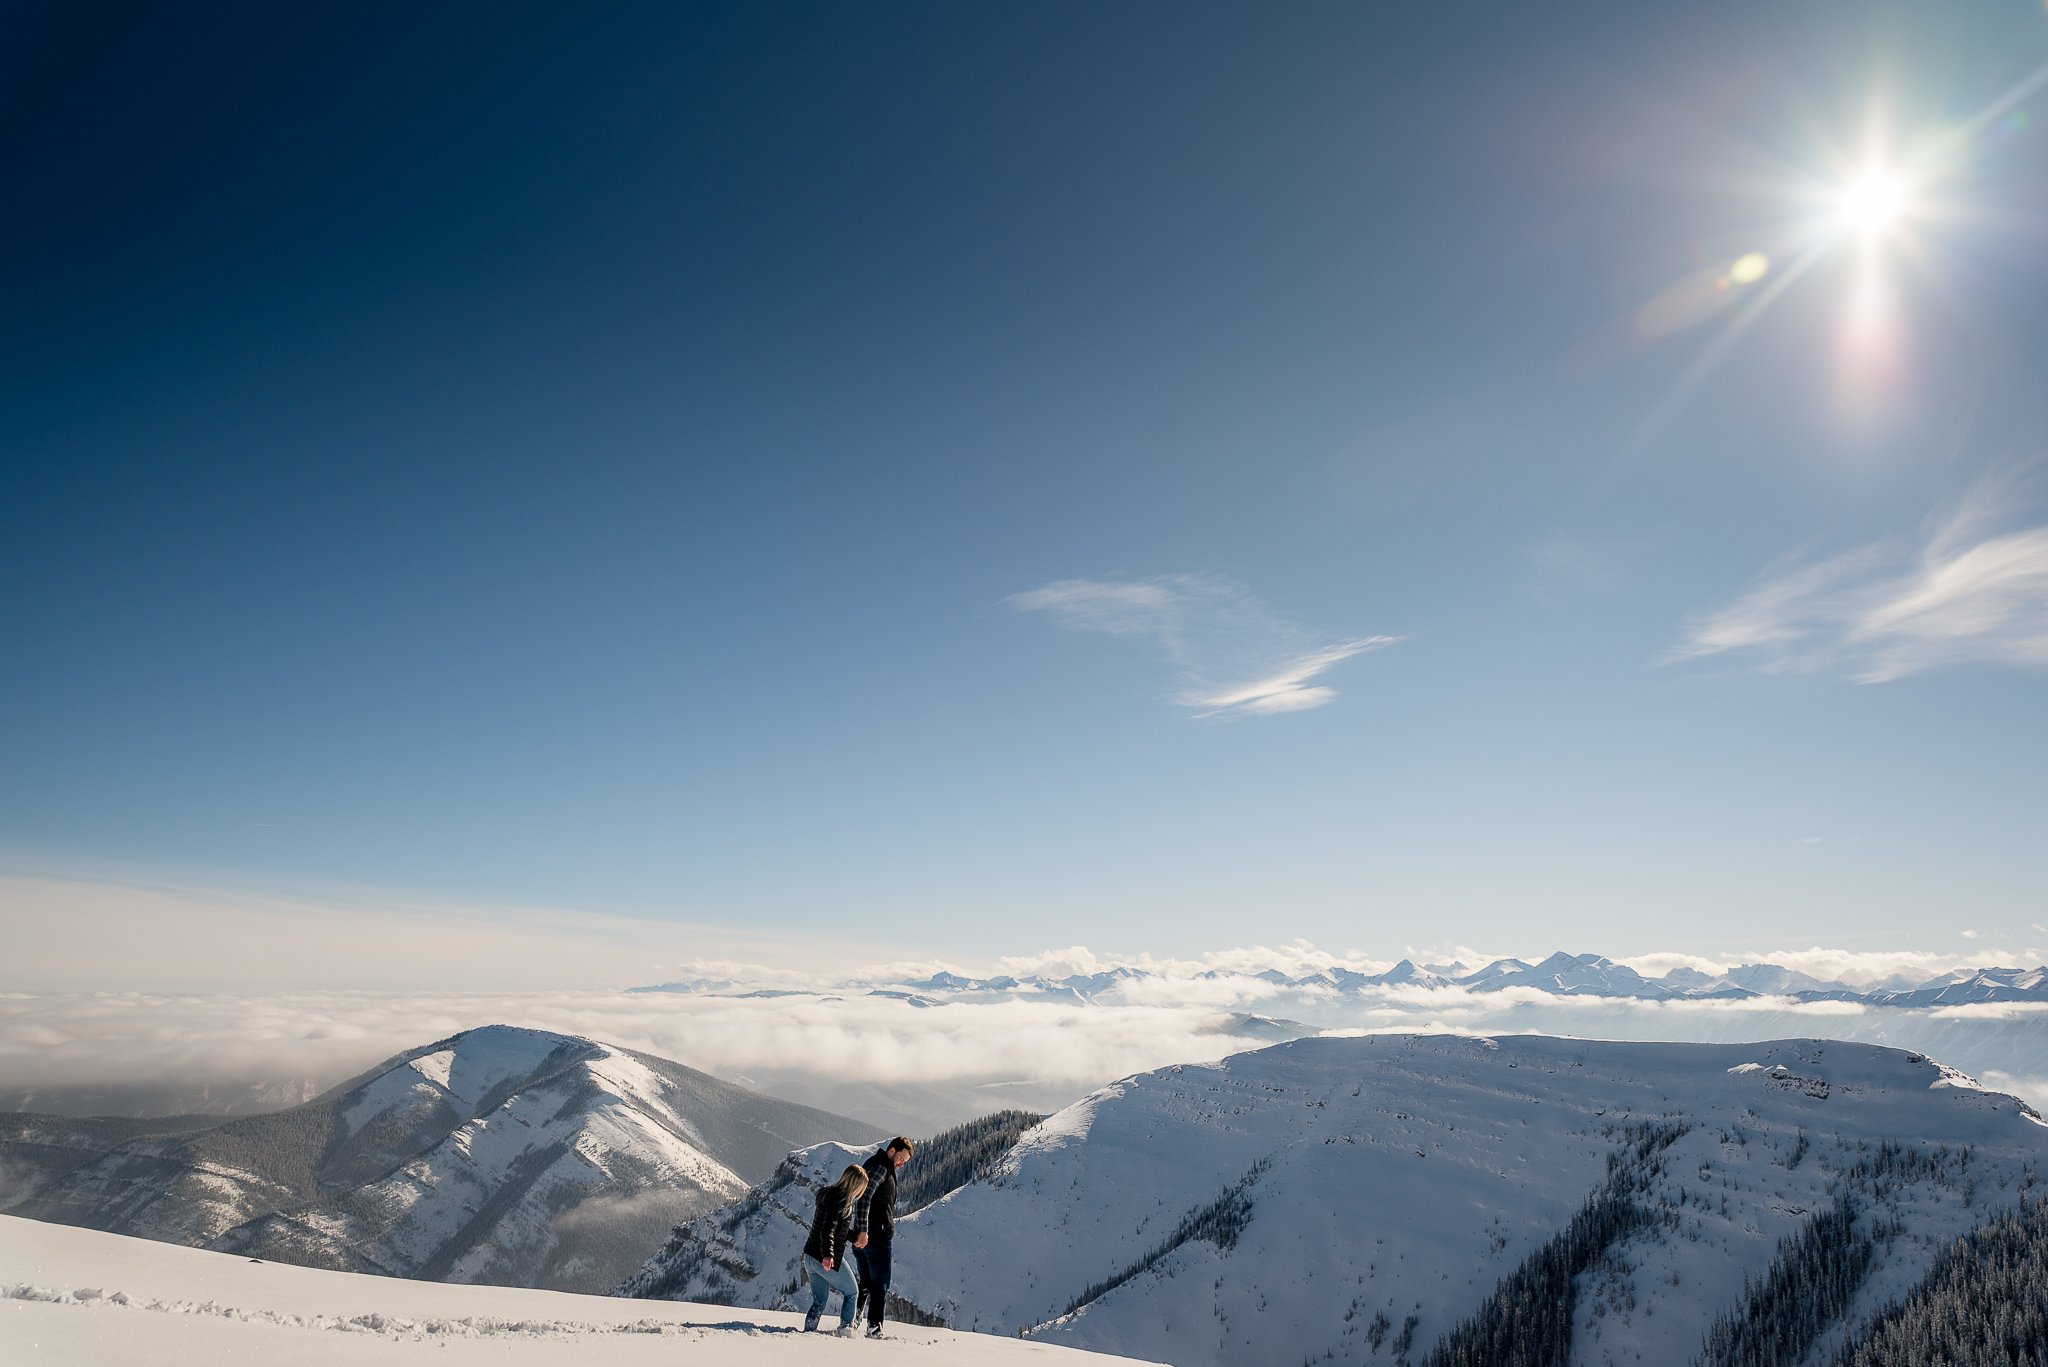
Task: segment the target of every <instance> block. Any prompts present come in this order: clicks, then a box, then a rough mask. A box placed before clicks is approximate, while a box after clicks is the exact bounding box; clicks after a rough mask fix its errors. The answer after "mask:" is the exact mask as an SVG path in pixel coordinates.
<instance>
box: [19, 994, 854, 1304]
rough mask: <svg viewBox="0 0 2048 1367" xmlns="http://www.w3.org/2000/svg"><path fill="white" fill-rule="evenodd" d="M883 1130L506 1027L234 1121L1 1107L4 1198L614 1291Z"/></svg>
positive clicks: (127, 1222)
mask: <svg viewBox="0 0 2048 1367" xmlns="http://www.w3.org/2000/svg"><path fill="white" fill-rule="evenodd" d="M826 1137H833V1138H843V1139H849V1140H870V1139H879V1138H882V1137H884V1136H883V1135H882V1133H881V1132H880V1131H879V1130H877V1129H875V1128H874V1127H873V1126H869V1125H864V1124H862V1123H860V1122H859V1121H855V1120H849V1119H846V1118H845V1117H841V1116H835V1115H832V1114H830V1113H828V1112H824V1111H817V1110H812V1109H810V1108H808V1107H804V1106H797V1105H793V1104H791V1103H788V1102H783V1101H777V1100H774V1099H772V1098H768V1097H763V1096H759V1095H756V1094H754V1093H751V1092H748V1091H745V1090H744V1089H742V1088H739V1087H735V1086H732V1085H731V1084H729V1083H724V1082H720V1081H718V1080H717V1079H716V1078H712V1077H709V1076H707V1075H705V1074H703V1073H698V1072H695V1071H693V1070H691V1069H688V1068H684V1067H682V1066H681V1065H679V1064H675V1063H671V1062H669V1061H668V1060H666V1059H659V1058H655V1057H653V1056H651V1055H645V1054H636V1053H634V1052H633V1051H631V1050H627V1049H622V1048H618V1047H616V1046H612V1045H606V1044H600V1043H598V1042H596V1041H593V1040H587V1039H580V1038H576V1037H573V1036H567V1035H558V1034H552V1033H549V1032H546V1031H539V1030H521V1029H514V1028H512V1027H508V1026H488V1027H485V1028H482V1029H477V1030H470V1031H466V1032H464V1033H463V1034H460V1035H456V1036H453V1037H451V1038H449V1039H446V1040H442V1041H439V1042H437V1043H435V1044H430V1045H428V1046H426V1047H424V1048H422V1049H418V1050H415V1051H412V1052H410V1053H408V1054H406V1055H402V1056H401V1057H400V1058H398V1059H396V1060H394V1061H393V1062H392V1063H390V1064H387V1065H383V1066H380V1067H379V1068H377V1069H374V1070H372V1071H371V1072H370V1073H369V1074H366V1075H365V1076H363V1077H361V1078H358V1079H356V1080H354V1081H353V1082H350V1083H346V1084H344V1085H343V1086H342V1087H340V1088H338V1089H336V1090H335V1091H334V1092H332V1093H330V1094H328V1095H327V1096H325V1097H321V1098H319V1099H317V1100H315V1101H312V1102H309V1103H307V1104H305V1105H301V1106H296V1107H293V1108H291V1109H289V1110H285V1111H279V1112H276V1113H274V1114H271V1115H263V1116H254V1117H248V1118H244V1119H240V1120H234V1121H230V1122H227V1123H225V1124H221V1123H218V1122H217V1121H214V1120H211V1119H207V1120H196V1119H195V1118H192V1117H186V1118H182V1119H176V1120H172V1121H168V1122H150V1121H105V1120H98V1121H94V1120H85V1121H78V1120H60V1119H56V1118H53V1117H42V1116H0V1210H4V1211H7V1212H8V1213H11V1214H15V1215H25V1216H30V1217H33V1218H35V1219H39V1220H48V1221H54V1222H57V1223H61V1224H72V1225H83V1226H86V1227H88V1228H94V1229H103V1230H111V1231H115V1232H119V1233H125V1234H134V1235H139V1236H141V1237H144V1238H149V1239H157V1240H163V1241H167V1242H171V1243H180V1244H189V1245H194V1246H203V1247H208V1248H213V1249H219V1250H224V1251H232V1252H238V1253H243V1254H247V1255H250V1256H255V1257H261V1258H264V1259H268V1260H272V1261H278V1262H288V1263H298V1264H302V1265H307V1266H314V1267H326V1268H333V1269H339V1270H346V1271H358V1272H374V1273H384V1274H388V1275H393V1276H401V1277H418V1278H425V1279H430V1280H438V1281H454V1282H481V1283H493V1284H500V1285H516V1286H538V1287H552V1288H557V1289H561V1290H576V1291H589V1290H602V1289H604V1288H606V1287H609V1286H612V1285H614V1284H616V1283H617V1281H618V1280H619V1278H620V1277H621V1276H623V1275H625V1274H626V1273H627V1272H628V1271H630V1270H631V1269H632V1267H633V1266H634V1265H635V1264H637V1263H638V1261H639V1260H640V1259H641V1258H644V1257H645V1256H646V1253H647V1250H648V1249H649V1248H652V1247H654V1246H656V1245H658V1244H659V1243H660V1241H661V1238H662V1237H663V1235H664V1233H665V1232H666V1231H667V1229H668V1228H669V1226H670V1225H671V1224H673V1223H674V1222H675V1221H677V1220H681V1219H689V1218H691V1217H694V1216H696V1215H698V1214H701V1213H702V1212H704V1211H706V1210H710V1209H714V1208H716V1207H718V1206H721V1205H724V1204H726V1203H727V1202H730V1201H732V1200H734V1199H735V1198H737V1197H738V1196H740V1195H742V1194H743V1193H744V1192H745V1191H746V1189H747V1186H748V1183H749V1182H753V1181H759V1180H760V1179H761V1178H763V1177H765V1176H767V1175H768V1174H769V1173H770V1172H771V1171H772V1170H773V1169H774V1167H775V1165H776V1163H777V1162H779V1161H780V1159H781V1158H782V1157H783V1155H784V1154H786V1153H787V1152H788V1151H789V1150H790V1149H791V1148H795V1147H799V1146H803V1145H809V1144H814V1143H816V1142H817V1141H819V1140H820V1139H823V1138H826Z"/></svg>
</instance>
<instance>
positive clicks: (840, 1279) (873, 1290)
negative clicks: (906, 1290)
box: [802, 1135, 911, 1339]
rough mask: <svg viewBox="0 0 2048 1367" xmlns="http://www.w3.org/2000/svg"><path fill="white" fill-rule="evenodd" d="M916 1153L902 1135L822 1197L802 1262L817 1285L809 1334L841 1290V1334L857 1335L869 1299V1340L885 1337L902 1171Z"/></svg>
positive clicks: (809, 1316) (807, 1323)
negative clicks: (849, 1256) (849, 1252)
mask: <svg viewBox="0 0 2048 1367" xmlns="http://www.w3.org/2000/svg"><path fill="white" fill-rule="evenodd" d="M910 1150H911V1143H910V1141H909V1140H908V1139H905V1138H903V1137H902V1136H901V1135H898V1136H897V1137H896V1138H894V1139H892V1140H890V1141H889V1142H888V1143H887V1144H885V1145H883V1146H882V1147H881V1148H880V1149H879V1150H877V1151H876V1152H875V1153H874V1154H873V1155H872V1156H870V1157H869V1159H868V1160H867V1162H865V1163H863V1164H861V1165H860V1166H859V1167H857V1168H856V1167H849V1168H848V1169H847V1170H846V1171H845V1172H843V1173H841V1174H840V1175H839V1180H838V1181H837V1182H834V1183H833V1184H832V1185H831V1186H829V1187H826V1188H825V1189H824V1190H823V1191H821V1192H819V1193H818V1213H817V1215H816V1216H815V1217H814V1218H813V1219H812V1220H811V1237H810V1238H809V1239H808V1240H806V1241H805V1243H804V1256H803V1262H802V1267H803V1270H804V1273H805V1274H806V1275H807V1276H808V1277H809V1278H810V1282H811V1309H810V1312H809V1313H808V1314H806V1315H805V1316H804V1332H805V1333H809V1332H811V1331H812V1330H814V1329H816V1328H817V1327H818V1320H819V1319H820V1318H821V1317H822V1316H823V1315H824V1313H825V1300H826V1298H827V1297H828V1296H830V1295H831V1294H832V1293H833V1292H834V1291H837V1292H838V1293H839V1336H840V1337H841V1338H850V1337H852V1335H853V1321H854V1318H855V1317H856V1316H857V1315H858V1314H859V1313H860V1311H859V1302H861V1301H866V1302H867V1305H868V1337H869V1338H871V1339H878V1338H880V1337H882V1310H883V1306H884V1303H885V1302H886V1301H887V1300H888V1298H889V1245H890V1243H891V1242H892V1241H893V1240H894V1238H895V1235H896V1170H897V1169H898V1168H900V1167H902V1166H903V1165H904V1164H905V1163H908V1162H909V1161H910ZM848 1240H851V1241H852V1243H853V1261H854V1264H855V1266H856V1267H858V1268H859V1269H860V1285H859V1288H858V1290H856V1288H855V1286H854V1280H853V1275H852V1274H851V1273H850V1272H849V1271H848V1270H847V1267H846V1245H847V1242H848Z"/></svg>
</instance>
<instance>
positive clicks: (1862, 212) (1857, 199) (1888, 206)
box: [1841, 169, 1906, 236]
mask: <svg viewBox="0 0 2048 1367" xmlns="http://www.w3.org/2000/svg"><path fill="white" fill-rule="evenodd" d="M1905 207H1906V187H1905V184H1904V183H1903V182H1901V181H1900V180H1899V178H1898V177H1897V176H1895V175H1893V174H1892V173H1891V172H1889V171H1884V170H1877V169H1873V170H1869V171H1865V172H1864V173H1863V174H1862V175H1860V176H1858V177H1856V179H1854V180H1852V181H1850V182H1849V184H1848V185H1847V186H1846V187H1844V188H1843V190H1842V203H1841V211H1842V221H1843V222H1844V223H1846V224H1848V225H1849V226H1850V227H1851V228H1854V229H1855V230H1856V231H1857V232H1859V233H1863V234H1865V235H1866V236H1875V235H1876V234H1878V233H1881V232H1883V231H1884V230H1885V229H1887V228H1889V227H1891V226H1892V224H1893V223H1895V222H1897V221H1898V217H1899V215H1900V213H1901V212H1903V211H1904V209H1905Z"/></svg>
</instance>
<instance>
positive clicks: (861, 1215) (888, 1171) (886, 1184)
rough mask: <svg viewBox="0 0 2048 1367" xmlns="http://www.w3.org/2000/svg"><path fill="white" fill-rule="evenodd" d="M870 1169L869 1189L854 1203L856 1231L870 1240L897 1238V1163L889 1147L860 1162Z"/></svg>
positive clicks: (854, 1228) (854, 1229) (854, 1225)
mask: <svg viewBox="0 0 2048 1367" xmlns="http://www.w3.org/2000/svg"><path fill="white" fill-rule="evenodd" d="M861 1166H862V1167H864V1168H866V1169H867V1170H868V1189H867V1193H866V1194H865V1195H863V1196H862V1197H861V1198H860V1200H858V1201H856V1202H854V1203H853V1205H854V1211H853V1232H854V1233H855V1234H865V1235H867V1236H868V1237H869V1238H870V1239H893V1238H895V1237H896V1163H895V1155H894V1154H891V1153H890V1152H889V1151H888V1150H887V1149H883V1150H882V1151H881V1152H880V1153H878V1154H875V1155H874V1156H873V1157H871V1158H869V1159H868V1161H867V1162H865V1163H863V1164H861Z"/></svg>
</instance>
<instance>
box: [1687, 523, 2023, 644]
mask: <svg viewBox="0 0 2048 1367" xmlns="http://www.w3.org/2000/svg"><path fill="white" fill-rule="evenodd" d="M2002 501H2003V500H2002V499H2001V497H2000V496H1999V490H1998V489H1997V488H1996V487H1994V486H1986V488H1984V489H1982V490H1980V491H1979V492H1978V493H1977V494H1976V495H1974V496H1973V497H1972V498H1971V499H1970V500H1969V501H1968V502H1967V503H1966V504H1965V506H1964V507H1963V508H1962V509H1961V510H1960V511H1959V512H1957V513H1956V514H1954V515H1953V516H1951V517H1949V518H1948V519H1946V520H1945V521H1944V522H1942V523H1941V524H1940V525H1938V526H1936V527H1935V528H1934V529H1933V530H1932V532H1931V533H1930V534H1929V535H1928V536H1927V537H1926V538H1925V540H1924V542H1923V543H1922V544H1921V545H1919V546H1918V547H1916V548H1915V547H1907V546H1904V545H1902V544H1900V543H1897V542H1875V543H1872V544H1870V545H1867V546H1861V547H1858V548H1857V549H1855V550H1852V551H1849V552H1847V553H1845V554H1842V555H1838V556H1835V557H1834V558H1833V559H1830V560H1825V561H1822V562H1821V563H1819V564H1814V565H1804V566H1783V567H1780V568H1777V569H1775V570H1773V571H1770V572H1767V574H1766V575H1765V577H1764V579H1763V582H1761V583H1760V584H1758V585H1757V587H1755V588H1754V589H1752V590H1750V592H1748V593H1746V594H1744V595H1743V596H1742V597H1741V598H1738V599H1737V600H1736V601H1735V602H1733V603H1731V604H1729V605H1728V606H1727V607H1724V608H1721V609H1719V610H1718V611H1715V612H1712V613H1708V614H1706V615H1705V616H1703V617H1700V618H1698V619H1696V620H1694V621H1693V622H1692V623H1690V624H1689V626H1688V628H1687V631H1686V635H1685V639H1684V641H1683V642H1682V643H1681V644H1680V645H1679V646H1678V647H1677V648H1676V649H1675V650H1673V651H1672V652H1671V653H1670V654H1669V655H1668V656H1667V657H1666V660H1667V662H1668V661H1677V660H1689V659H1699V658H1702V657H1706V656H1712V655H1723V654H1729V653H1733V652H1742V653H1750V654H1754V655H1756V656H1758V657H1759V658H1760V663H1759V666H1758V667H1759V668H1761V669H1763V670H1765V671H1768V672H1792V671H1811V670H1825V669H1835V668H1841V669H1846V670H1848V671H1849V672H1850V674H1851V675H1852V676H1853V677H1854V678H1856V679H1857V680H1858V681H1859V682H1862V683H1884V682H1888V681H1890V680H1893V679H1901V678H1904V677H1906V676H1907V675H1911V674H1919V673H1924V672H1926V671H1928V670H1932V669H1940V668H1944V667H1948V666H1952V665H1959V664H1971V663H1989V664H2005V665H2019V666H2026V667H2033V668H2039V667H2042V666H2048V526H2041V527H2031V528H2026V529H2023V530H2019V531H2006V532H2001V533H1993V532H1991V531H1990V530H1989V524H1990V523H1991V521H1992V519H1993V518H1994V517H1995V515H1996V513H1997V510H1998V506H1999V504H2000V503H2001V502H2002Z"/></svg>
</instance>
